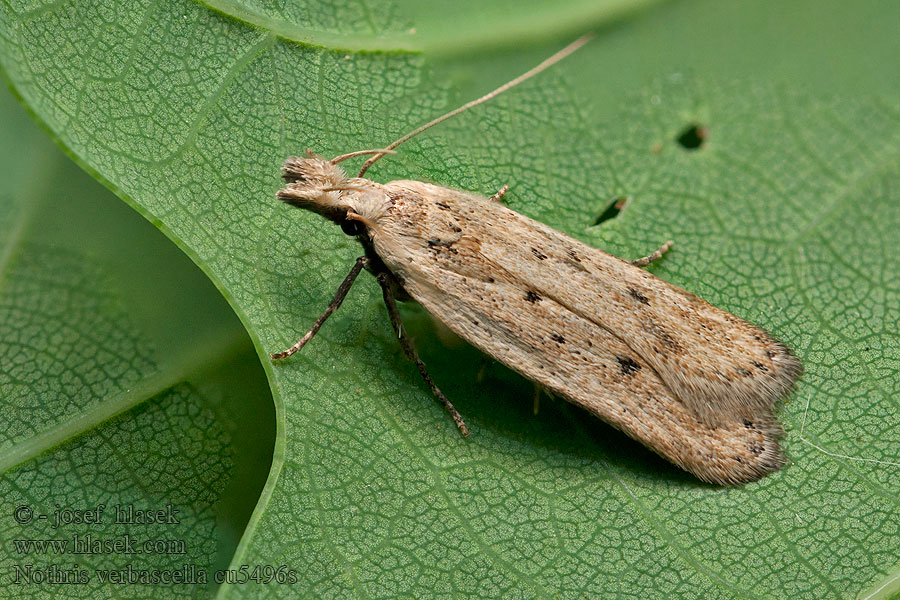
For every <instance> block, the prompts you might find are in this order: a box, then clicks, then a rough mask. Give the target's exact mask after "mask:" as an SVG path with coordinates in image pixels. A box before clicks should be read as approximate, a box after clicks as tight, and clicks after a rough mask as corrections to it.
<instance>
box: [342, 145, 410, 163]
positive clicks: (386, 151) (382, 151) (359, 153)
mask: <svg viewBox="0 0 900 600" xmlns="http://www.w3.org/2000/svg"><path fill="white" fill-rule="evenodd" d="M366 154H397V153H396V152H394V151H393V150H389V149H388V148H378V149H376V150H357V151H356V152H348V153H347V154H341V155H338V156H335V157H334V158H332V159H331V160H330V161H329V162H330V163H331V164H333V165H336V164H338V163H339V162H343V161H345V160H347V159H348V158H353V157H354V156H365V155H366Z"/></svg>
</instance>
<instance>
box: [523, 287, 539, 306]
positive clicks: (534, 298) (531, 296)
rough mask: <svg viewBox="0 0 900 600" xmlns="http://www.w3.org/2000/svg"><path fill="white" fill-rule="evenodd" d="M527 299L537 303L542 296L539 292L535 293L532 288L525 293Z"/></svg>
mask: <svg viewBox="0 0 900 600" xmlns="http://www.w3.org/2000/svg"><path fill="white" fill-rule="evenodd" d="M525 299H526V300H528V301H529V302H531V303H532V304H535V303H537V302H540V301H541V297H540V296H538V295H537V294H535V293H534V292H532V291H531V290H528V293H527V294H525Z"/></svg>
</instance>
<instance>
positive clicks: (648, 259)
mask: <svg viewBox="0 0 900 600" xmlns="http://www.w3.org/2000/svg"><path fill="white" fill-rule="evenodd" d="M674 243H675V242H673V241H672V240H669V241H668V242H666V243H665V244H663V245H662V246H660V247H659V249H658V250H657V251H656V252H654V253H653V254H649V255H647V256H645V257H644V258H638V259H636V260H633V261H631V264H633V265H634V266H636V267H646V266H647V265H649V264H650V263H652V262H656V261H658V260H659V259H660V258H662V255H663V254H665V253H666V252H668V251H669V248H671V247H672V244H674Z"/></svg>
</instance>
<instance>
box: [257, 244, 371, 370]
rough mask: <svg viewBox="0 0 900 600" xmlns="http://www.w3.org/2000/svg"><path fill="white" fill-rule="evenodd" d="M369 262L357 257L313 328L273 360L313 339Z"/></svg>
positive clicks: (273, 357) (285, 355)
mask: <svg viewBox="0 0 900 600" xmlns="http://www.w3.org/2000/svg"><path fill="white" fill-rule="evenodd" d="M368 264H369V259H368V258H366V257H365V256H360V257H359V258H357V259H356V262H355V263H353V268H352V269H350V272H349V273H347V276H346V277H344V281H343V282H342V283H341V285H340V286H338V289H337V293H336V294H335V295H334V299H333V300H332V301H331V304H329V305H328V308H326V309H325V312H323V313H322V315H321V316H320V317H319V318H318V319H316V322H315V323H313V326H312V328H310V330H309V331H307V332H306V335H304V336H303V337H302V338H300V341H299V342H297V343H296V344H294V345H293V346H291V347H290V348H288V349H287V350H285V351H284V352H276V353H275V354H272V355H271V356H272V359H273V360H278V359H279V358H287V357H288V356H290V355H291V354H293V353H294V352H297V351H298V350H300V348H302V347H303V346H305V345H306V342H308V341H309V340H311V339H312V338H313V336H314V335H316V333H317V332H318V331H319V328H320V327H322V323H324V322H325V321H326V319H328V317H330V316H331V313H333V312H334V311H336V310H337V309H338V308H340V306H341V302H343V301H344V298H346V297H347V292H349V291H350V288H351V287H353V282H354V281H356V277H357V276H358V275H359V272H360V271H362V270H363V267H365V266H366V265H368Z"/></svg>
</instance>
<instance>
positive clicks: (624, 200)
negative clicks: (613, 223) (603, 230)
mask: <svg viewBox="0 0 900 600" xmlns="http://www.w3.org/2000/svg"><path fill="white" fill-rule="evenodd" d="M629 202H631V196H618V197H616V198H613V199H612V201H611V202H610V203H609V205H607V207H606V209H605V210H604V211H603V212H602V213H600V215H599V216H598V217H597V218H596V219H594V223H593V225H594V226H596V225H599V224H600V223H603V222H604V221H609V220H610V219H615V218H616V217H617V216H619V213H620V212H622V209H624V208H625V207H626V206H627V205H628V203H629Z"/></svg>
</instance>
